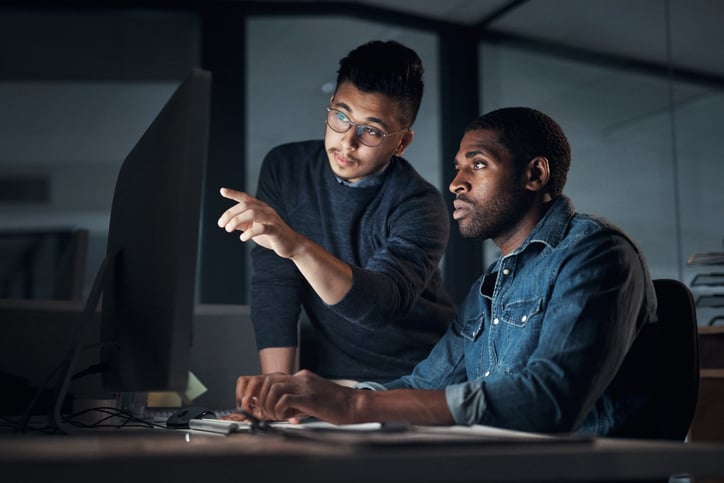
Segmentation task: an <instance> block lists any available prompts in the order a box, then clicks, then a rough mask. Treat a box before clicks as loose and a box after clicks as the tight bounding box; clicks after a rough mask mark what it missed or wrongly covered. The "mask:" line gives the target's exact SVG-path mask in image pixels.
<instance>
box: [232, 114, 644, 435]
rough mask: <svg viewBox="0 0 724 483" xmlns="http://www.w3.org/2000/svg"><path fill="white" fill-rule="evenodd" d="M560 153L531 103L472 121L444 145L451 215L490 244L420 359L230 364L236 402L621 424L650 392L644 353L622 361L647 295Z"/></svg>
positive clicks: (342, 414) (639, 267) (596, 428)
mask: <svg viewBox="0 0 724 483" xmlns="http://www.w3.org/2000/svg"><path fill="white" fill-rule="evenodd" d="M569 165H570V147H569V145H568V141H567V140H566V137H565V135H564V134H563V132H562V130H561V129H560V127H559V126H558V124H556V123H555V121H553V120H552V119H550V118H549V117H548V116H546V115H545V114H543V113H541V112H539V111H536V110H533V109H529V108H505V109H500V110H497V111H493V112H491V113H488V114H487V115H484V116H482V117H480V118H478V119H477V120H475V121H473V122H472V123H471V124H470V126H469V127H468V128H467V129H466V132H465V135H464V137H463V139H462V141H461V143H460V149H459V151H458V153H457V155H456V157H455V168H456V172H457V174H456V176H455V179H454V180H453V181H452V183H451V184H450V191H451V192H453V193H454V194H455V195H456V199H455V202H454V205H455V211H454V213H453V218H454V219H455V220H457V221H458V224H459V227H460V232H461V233H462V234H463V236H465V237H469V238H482V239H487V238H490V239H492V240H493V241H494V242H495V243H496V245H497V246H498V247H499V248H500V251H501V257H500V259H499V260H497V261H496V262H495V263H494V264H493V265H492V266H491V267H490V268H489V269H488V270H487V271H486V272H485V273H484V274H483V275H482V276H481V277H480V278H479V279H478V281H477V282H475V283H474V284H473V286H472V288H471V289H470V292H469V294H468V296H467V297H466V299H465V301H464V302H463V304H462V305H461V307H460V310H459V311H458V316H457V317H456V319H455V320H454V322H453V324H452V325H451V327H450V329H449V330H448V332H447V333H446V335H445V336H444V337H443V339H441V340H440V341H439V342H438V344H437V345H436V346H435V347H434V349H433V350H432V352H431V353H430V355H429V356H428V357H427V359H425V360H424V361H422V362H421V363H420V364H418V365H417V366H416V367H415V369H414V370H413V372H412V374H410V375H407V376H404V377H402V378H400V379H398V380H396V381H392V382H390V383H387V384H385V385H379V384H366V385H365V384H362V385H359V386H358V388H357V389H350V388H342V387H338V386H335V385H334V384H332V383H330V382H329V381H326V380H324V379H322V378H320V377H318V376H316V375H314V374H312V373H309V372H307V371H302V372H300V373H297V374H296V375H294V376H282V375H279V376H276V375H272V376H268V377H264V376H258V377H242V378H239V380H238V382H237V392H236V398H237V404H238V405H239V406H240V407H241V408H242V409H245V410H248V411H254V414H255V415H257V416H261V417H264V418H272V419H287V418H298V417H299V416H301V415H311V416H315V417H318V418H321V419H324V420H327V421H331V422H334V423H353V422H364V421H408V422H411V423H414V424H426V425H430V424H466V425H467V424H485V425H491V426H498V427H504V428H510V429H518V430H525V431H538V432H551V433H558V432H571V431H577V432H586V433H593V434H598V435H608V436H610V435H619V434H621V433H622V432H624V428H625V427H626V426H627V425H629V424H630V423H631V421H632V419H635V418H636V411H638V410H640V409H641V408H642V407H643V406H644V405H645V404H646V402H647V399H648V398H649V397H651V396H650V395H649V394H648V393H647V391H646V389H645V388H643V385H641V384H638V383H637V382H638V381H640V380H641V379H640V378H642V377H645V374H646V372H647V371H650V370H651V366H650V365H649V364H653V362H654V361H646V360H644V362H643V363H640V364H636V365H632V364H623V362H624V358H625V357H626V355H627V353H628V351H629V348H630V347H631V345H632V344H633V341H634V339H635V338H636V336H637V334H638V333H639V331H640V330H641V328H642V327H643V326H644V324H647V323H650V322H651V321H653V320H654V319H655V313H656V296H655V293H654V289H653V284H652V281H651V278H650V275H649V273H648V269H647V267H646V263H645V261H644V259H643V256H642V254H641V252H640V250H639V248H638V247H637V246H636V244H635V243H634V242H633V241H632V240H631V239H630V238H629V237H628V236H627V235H626V234H624V233H623V232H622V231H621V230H620V229H618V228H616V227H614V226H613V225H611V224H610V223H608V222H606V221H605V220H602V219H599V218H595V217H592V216H588V215H582V214H577V213H575V212H574V209H573V205H572V203H571V201H570V200H569V199H568V198H567V197H565V196H564V195H562V190H563V186H564V185H565V181H566V175H567V172H568V168H569ZM644 359H645V358H644ZM359 388H368V389H377V390H375V391H362V390H359ZM384 389H387V390H384Z"/></svg>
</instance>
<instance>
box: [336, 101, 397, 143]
mask: <svg viewBox="0 0 724 483" xmlns="http://www.w3.org/2000/svg"><path fill="white" fill-rule="evenodd" d="M327 126H329V128H330V129H331V130H332V131H334V132H338V133H340V134H341V133H345V132H347V131H349V128H350V127H352V126H354V132H355V134H356V135H357V139H359V142H361V143H362V144H364V145H365V146H369V147H371V148H374V147H376V146H379V145H380V144H381V143H382V141H384V139H385V138H386V137H387V136H392V135H393V134H397V133H398V132H402V131H406V130H407V129H409V128H406V127H405V128H402V129H399V130H397V131H393V132H389V133H385V132H384V131H381V130H380V129H377V128H376V127H372V126H369V125H367V124H358V123H356V122H354V121H352V120H351V119H350V118H348V117H347V115H346V114H345V113H343V112H342V111H338V110H337V109H334V108H332V107H328V108H327Z"/></svg>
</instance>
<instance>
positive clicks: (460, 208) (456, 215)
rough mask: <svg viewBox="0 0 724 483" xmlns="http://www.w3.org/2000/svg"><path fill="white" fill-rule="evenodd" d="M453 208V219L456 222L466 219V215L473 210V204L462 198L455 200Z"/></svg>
mask: <svg viewBox="0 0 724 483" xmlns="http://www.w3.org/2000/svg"><path fill="white" fill-rule="evenodd" d="M453 207H454V208H455V210H454V211H453V213H452V217H453V219H454V220H459V219H461V218H463V217H465V215H467V214H468V213H470V212H471V211H472V209H473V207H472V203H470V202H469V201H466V200H463V199H461V198H457V199H455V201H453Z"/></svg>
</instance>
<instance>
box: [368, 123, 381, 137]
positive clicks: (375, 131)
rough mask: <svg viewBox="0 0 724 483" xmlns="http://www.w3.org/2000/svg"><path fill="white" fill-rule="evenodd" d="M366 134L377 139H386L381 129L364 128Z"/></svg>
mask: <svg viewBox="0 0 724 483" xmlns="http://www.w3.org/2000/svg"><path fill="white" fill-rule="evenodd" d="M364 133H365V134H366V135H368V136H373V137H376V138H381V137H384V134H382V131H380V130H379V129H375V128H373V127H371V126H364Z"/></svg>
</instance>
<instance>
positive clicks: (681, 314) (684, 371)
mask: <svg viewBox="0 0 724 483" xmlns="http://www.w3.org/2000/svg"><path fill="white" fill-rule="evenodd" d="M654 289H655V291H656V298H657V303H658V308H657V315H658V322H657V323H653V324H648V325H647V326H645V327H644V328H643V329H641V332H640V334H639V336H638V337H637V338H636V341H635V342H634V344H633V346H632V347H631V350H630V351H629V354H628V355H627V356H626V359H625V360H624V365H628V367H631V366H633V367H634V368H635V369H636V372H637V374H638V375H637V377H636V379H637V380H629V381H627V382H626V386H628V387H631V386H632V385H635V386H634V387H637V388H638V389H645V390H648V391H650V392H651V393H653V395H654V397H653V398H652V399H651V400H650V401H649V402H648V403H647V404H646V405H644V406H642V407H641V408H639V410H638V411H637V417H635V418H632V421H631V423H630V424H629V425H628V426H627V427H626V428H624V429H623V430H622V431H620V432H619V433H618V434H616V435H615V436H620V437H631V438H647V439H669V440H680V441H683V440H684V439H686V436H687V433H688V432H689V426H690V425H691V422H692V420H693V418H694V410H695V409H696V403H697V399H698V395H699V335H698V326H697V320H696V306H695V303H694V297H693V296H692V293H691V291H690V290H689V288H688V287H687V286H686V285H684V284H683V283H681V282H679V281H678V280H669V279H657V280H654Z"/></svg>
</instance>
